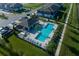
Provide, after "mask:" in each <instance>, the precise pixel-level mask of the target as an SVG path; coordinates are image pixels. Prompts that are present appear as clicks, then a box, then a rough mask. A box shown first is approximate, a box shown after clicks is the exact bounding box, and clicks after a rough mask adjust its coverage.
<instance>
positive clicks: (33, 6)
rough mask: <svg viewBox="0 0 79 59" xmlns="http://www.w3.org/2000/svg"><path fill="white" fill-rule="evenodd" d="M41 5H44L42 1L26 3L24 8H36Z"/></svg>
mask: <svg viewBox="0 0 79 59" xmlns="http://www.w3.org/2000/svg"><path fill="white" fill-rule="evenodd" d="M41 5H43V4H42V3H26V4H23V6H24V8H30V9H35V8H37V7H40V6H41Z"/></svg>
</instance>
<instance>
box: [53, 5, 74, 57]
mask: <svg viewBox="0 0 79 59" xmlns="http://www.w3.org/2000/svg"><path fill="white" fill-rule="evenodd" d="M72 6H73V4H71V5H70V9H69V12H68V14H67V18H66V21H65V24H64V28H63V32H62V35H61V38H60V41H59V43H58V47H57V50H56V53H55V56H59V53H60V49H61V45H62V42H63V38H64V34H65V31H66V28H67V23H68V20H69V16H70V13H71V10H72Z"/></svg>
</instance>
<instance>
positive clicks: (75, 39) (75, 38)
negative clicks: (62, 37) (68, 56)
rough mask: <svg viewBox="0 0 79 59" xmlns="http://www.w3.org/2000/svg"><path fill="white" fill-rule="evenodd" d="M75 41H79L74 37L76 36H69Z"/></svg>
mask: <svg viewBox="0 0 79 59" xmlns="http://www.w3.org/2000/svg"><path fill="white" fill-rule="evenodd" d="M69 37H70V38H71V39H72V40H73V41H74V42H76V43H79V41H78V40H77V39H76V38H74V37H72V36H69Z"/></svg>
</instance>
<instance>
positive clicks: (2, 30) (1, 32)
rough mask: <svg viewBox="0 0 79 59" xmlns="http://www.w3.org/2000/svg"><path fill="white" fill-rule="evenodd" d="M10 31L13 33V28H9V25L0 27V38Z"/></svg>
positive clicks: (7, 34)
mask: <svg viewBox="0 0 79 59" xmlns="http://www.w3.org/2000/svg"><path fill="white" fill-rule="evenodd" d="M12 33H13V30H12V29H10V28H9V27H3V28H0V38H3V37H8V36H9V35H11V34H12Z"/></svg>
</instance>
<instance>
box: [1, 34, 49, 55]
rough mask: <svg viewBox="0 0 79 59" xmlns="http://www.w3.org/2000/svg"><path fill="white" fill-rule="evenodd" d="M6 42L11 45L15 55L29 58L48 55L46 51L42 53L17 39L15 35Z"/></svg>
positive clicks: (40, 50)
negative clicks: (19, 54) (20, 54)
mask: <svg viewBox="0 0 79 59" xmlns="http://www.w3.org/2000/svg"><path fill="white" fill-rule="evenodd" d="M8 40H9V41H10V44H11V45H12V47H13V50H15V51H16V52H17V53H22V54H23V55H27V56H28V55H31V56H36V55H41V56H42V55H48V53H46V51H43V50H42V49H40V48H38V47H36V46H34V45H32V44H30V43H28V42H26V41H24V40H21V39H19V38H17V37H16V36H15V35H12V36H11V37H10V38H9V39H8ZM0 50H1V49H0ZM5 50H6V49H5ZM0 55H3V54H0Z"/></svg>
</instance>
